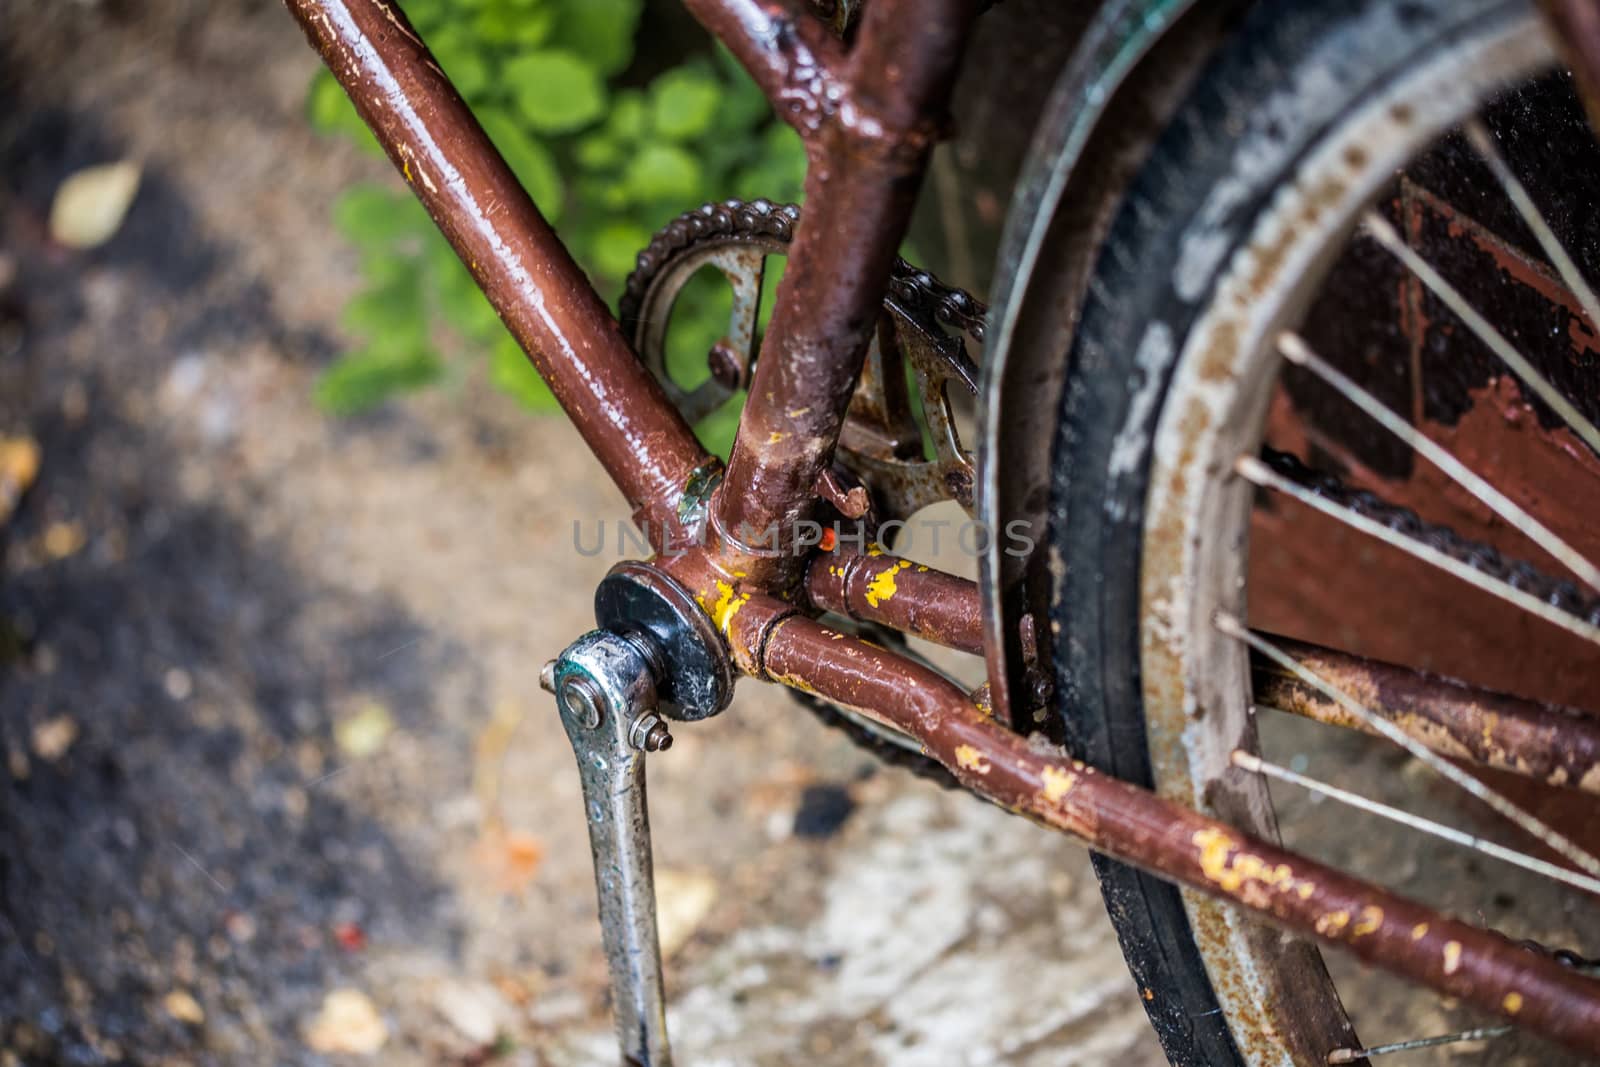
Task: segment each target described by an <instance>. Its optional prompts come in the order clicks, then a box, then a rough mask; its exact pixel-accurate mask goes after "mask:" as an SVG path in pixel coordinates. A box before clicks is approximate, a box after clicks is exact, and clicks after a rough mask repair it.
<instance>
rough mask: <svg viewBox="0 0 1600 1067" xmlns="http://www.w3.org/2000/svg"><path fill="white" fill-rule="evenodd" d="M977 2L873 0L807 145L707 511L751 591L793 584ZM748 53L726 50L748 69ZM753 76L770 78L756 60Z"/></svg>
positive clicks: (731, 563)
mask: <svg viewBox="0 0 1600 1067" xmlns="http://www.w3.org/2000/svg"><path fill="white" fill-rule="evenodd" d="M696 6H697V7H699V8H706V7H715V8H717V9H721V10H726V9H728V8H729V7H749V6H757V5H748V4H727V3H724V4H717V5H712V4H698V5H696ZM976 7H977V5H976V3H975V0H874V2H873V3H872V4H871V5H869V6H868V7H867V10H866V14H865V16H864V17H863V20H862V23H861V26H860V30H859V33H858V35H857V37H856V42H855V45H854V46H853V47H852V49H851V50H850V52H849V55H848V59H847V62H846V66H845V69H844V72H843V79H842V82H843V84H842V85H841V86H839V87H837V89H836V90H835V92H836V94H837V96H838V98H837V99H830V100H828V101H827V103H828V105H829V108H830V110H829V113H828V115H827V118H826V121H824V122H822V123H821V124H820V125H819V126H818V128H817V129H816V132H815V133H814V134H813V135H812V136H811V138H810V140H809V147H810V155H811V162H810V166H809V167H807V170H806V211H805V214H804V216H803V217H802V218H801V220H800V224H799V227H798V229H797V231H796V234H795V238H794V242H793V244H792V245H791V246H790V249H789V255H788V268H787V270H786V271H785V272H784V276H783V281H782V282H781V283H779V286H778V294H777V303H776V305H775V308H774V310H773V314H772V321H771V324H770V325H769V327H768V329H767V334H766V339H765V341H764V342H763V345H762V348H763V351H765V352H767V353H768V354H769V355H768V356H767V358H765V359H761V360H758V361H757V363H756V369H755V374H754V377H753V379H752V381H751V385H750V398H749V400H748V401H747V402H746V404H745V408H744V412H743V414H742V415H741V417H740V420H739V432H738V436H737V438H736V439H735V442H734V446H733V454H732V456H731V458H730V459H729V462H728V472H727V476H726V478H725V479H724V480H723V483H722V487H721V489H720V490H719V491H718V493H717V496H716V498H715V500H714V501H713V505H712V519H713V523H714V526H715V528H716V530H717V531H718V533H719V535H720V537H721V538H722V539H723V540H724V541H725V542H726V543H727V544H728V546H729V549H730V553H729V564H728V565H729V568H730V569H734V570H738V571H742V572H744V573H745V574H747V575H748V576H749V577H750V579H751V584H752V585H755V586H757V587H761V588H772V587H774V586H776V585H779V584H782V583H783V582H785V581H789V580H797V579H798V578H799V569H800V566H801V565H802V563H803V560H802V559H801V558H800V557H799V556H798V554H796V553H794V552H793V551H792V543H793V536H792V535H793V531H794V530H795V529H796V526H797V524H798V523H799V522H800V521H801V520H803V519H806V518H807V517H809V515H810V514H811V512H812V509H813V508H814V506H815V502H816V495H817V492H816V485H817V480H818V478H819V476H820V475H821V474H822V472H823V471H824V470H826V469H827V465H828V464H829V463H830V462H831V460H832V457H833V451H834V446H835V445H836V444H837V442H838V438H839V429H840V427H841V425H842V424H843V421H844V415H845V409H846V407H847V406H848V405H849V402H850V396H851V393H852V392H853V391H854V389H855V385H856V379H857V378H859V377H860V374H861V364H862V360H863V358H864V356H865V353H866V349H867V343H868V341H869V340H870V339H871V334H872V331H873V329H874V328H875V327H876V325H877V322H878V319H879V316H880V313H881V309H882V302H883V293H884V289H885V287H886V285H887V283H888V278H889V271H890V268H891V266H892V264H893V262H894V257H895V252H896V250H897V249H898V248H899V247H900V242H901V241H902V240H903V238H904V236H905V232H906V227H907V225H908V224H909V222H910V218H911V210H912V207H913V205H914V202H915V200H916V195H917V191H918V189H919V188H920V186H921V181H922V175H923V171H924V169H925V167H926V164H927V159H928V155H929V153H930V152H931V150H932V148H933V144H934V141H935V140H936V138H937V135H938V133H939V131H940V129H941V127H942V120H943V117H944V114H945V111H946V108H947V105H948V103H949V97H950V92H951V89H952V86H953V85H954V82H955V71H956V67H957V64H958V62H959V60H960V57H961V52H962V43H963V40H964V38H965V35H966V32H967V28H968V26H969V24H970V23H971V21H972V19H973V17H974V16H975V14H976ZM713 28H716V25H715V24H713ZM749 51H750V50H749V49H742V50H741V49H738V48H736V49H735V54H738V55H741V57H742V58H745V59H746V61H747V62H750V61H751V60H750V57H749V54H748V53H749ZM752 69H753V70H755V71H756V76H757V77H758V79H759V78H762V77H769V79H770V75H766V74H764V73H763V69H764V68H763V67H762V66H761V65H760V64H757V63H752ZM774 355H776V357H777V358H773V356H774ZM757 544H760V545H763V546H768V547H763V548H753V547H751V546H754V545H757Z"/></svg>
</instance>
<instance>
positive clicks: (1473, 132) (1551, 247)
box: [1464, 117, 1600, 329]
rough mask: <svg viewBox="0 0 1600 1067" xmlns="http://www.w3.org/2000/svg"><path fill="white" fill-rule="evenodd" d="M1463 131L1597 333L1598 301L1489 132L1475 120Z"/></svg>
mask: <svg viewBox="0 0 1600 1067" xmlns="http://www.w3.org/2000/svg"><path fill="white" fill-rule="evenodd" d="M1464 128H1465V130H1466V134H1467V140H1468V141H1469V142H1471V144H1472V147H1473V149H1474V150H1475V151H1476V152H1477V153H1478V155H1479V157H1480V158H1482V159H1483V162H1484V164H1485V165H1487V166H1488V168H1489V171H1490V172H1491V173H1492V174H1493V175H1494V177H1495V180H1496V181H1498V182H1499V183H1500V188H1501V189H1503V190H1505V194H1506V199H1507V200H1510V201H1511V204H1512V206H1513V207H1515V208H1516V209H1517V214H1519V215H1521V216H1522V221H1523V222H1524V223H1526V224H1527V226H1528V229H1529V230H1531V231H1533V236H1534V238H1535V239H1536V240H1538V242H1539V247H1540V248H1542V249H1544V254H1545V255H1546V256H1548V257H1549V259H1550V264H1551V266H1553V267H1555V269H1556V273H1557V274H1559V275H1561V280H1562V282H1564V283H1565V284H1566V287H1567V288H1568V289H1569V290H1571V291H1572V295H1573V296H1575V297H1577V299H1578V306H1580V307H1581V308H1583V313H1584V314H1585V315H1587V316H1589V324H1590V325H1591V326H1593V327H1595V328H1596V329H1600V300H1597V299H1596V298H1595V295H1594V289H1593V288H1592V287H1591V286H1590V285H1589V283H1588V282H1587V281H1586V280H1585V279H1584V277H1583V275H1582V273H1580V272H1579V270H1578V265H1577V264H1576V263H1574V262H1573V261H1572V257H1571V256H1569V255H1567V250H1566V249H1565V248H1562V247H1561V242H1560V241H1559V240H1557V239H1556V235H1555V232H1554V231H1553V230H1551V229H1550V224H1549V223H1548V222H1546V221H1545V219H1544V215H1543V214H1541V213H1540V211H1539V206H1538V205H1537V204H1535V203H1534V202H1533V197H1531V196H1529V195H1528V190H1527V189H1526V188H1525V187H1524V186H1523V184H1522V183H1521V182H1520V181H1518V180H1517V176H1516V175H1515V174H1512V173H1511V168H1510V167H1508V166H1506V161H1505V158H1504V157H1503V156H1501V155H1500V149H1499V148H1497V147H1495V143H1494V137H1493V135H1492V134H1490V133H1489V128H1488V127H1487V126H1485V125H1484V124H1483V120H1482V119H1479V118H1477V117H1473V118H1471V119H1468V120H1467V123H1466V126H1465V127H1464Z"/></svg>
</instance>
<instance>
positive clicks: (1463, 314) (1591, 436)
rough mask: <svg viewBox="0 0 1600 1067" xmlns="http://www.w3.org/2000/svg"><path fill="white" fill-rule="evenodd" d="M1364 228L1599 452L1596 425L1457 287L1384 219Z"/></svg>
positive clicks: (1372, 217)
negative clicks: (1469, 301) (1491, 323)
mask: <svg viewBox="0 0 1600 1067" xmlns="http://www.w3.org/2000/svg"><path fill="white" fill-rule="evenodd" d="M1361 224H1362V226H1364V227H1365V228H1366V231H1367V233H1368V234H1370V235H1371V236H1372V238H1373V239H1374V240H1375V241H1377V242H1378V243H1379V244H1380V245H1382V246H1383V247H1384V248H1385V249H1387V250H1388V251H1389V253H1390V254H1391V255H1393V256H1394V257H1395V258H1396V259H1398V260H1399V261H1400V262H1401V263H1403V264H1404V265H1405V267H1406V269H1407V270H1409V271H1411V273H1412V274H1415V275H1416V276H1417V277H1418V278H1419V279H1421V281H1422V284H1424V285H1426V286H1427V287H1428V288H1429V289H1431V290H1433V294H1434V295H1435V296H1437V297H1438V298H1439V299H1440V300H1442V301H1444V303H1445V306H1446V307H1448V308H1449V309H1450V310H1451V311H1453V312H1454V313H1455V315H1456V317H1457V318H1458V319H1460V320H1461V321H1462V322H1463V323H1465V324H1466V326H1467V328H1468V329H1470V330H1471V331H1472V332H1473V334H1474V335H1476V336H1477V338H1478V340H1479V341H1482V342H1483V343H1484V345H1486V346H1487V347H1488V348H1489V350H1490V351H1491V352H1493V353H1494V354H1495V355H1497V356H1499V357H1500V359H1501V361H1502V362H1504V363H1505V365H1506V366H1508V367H1510V368H1511V371H1512V373H1514V374H1515V375H1516V376H1517V377H1518V378H1520V379H1522V383H1523V384H1524V385H1526V386H1527V387H1528V388H1529V389H1532V390H1533V391H1534V392H1535V393H1537V394H1538V395H1539V399H1541V400H1543V401H1544V402H1545V403H1546V404H1549V405H1550V407H1551V408H1552V409H1553V410H1554V411H1555V412H1556V414H1557V415H1560V416H1561V418H1562V420H1563V421H1564V422H1565V423H1566V424H1567V425H1568V426H1569V427H1570V428H1571V429H1572V431H1573V432H1574V433H1576V434H1577V435H1578V436H1579V437H1581V438H1582V439H1583V441H1584V443H1585V444H1587V445H1588V446H1589V447H1590V448H1591V449H1593V450H1594V451H1595V452H1600V431H1597V430H1596V429H1595V428H1594V424H1593V423H1591V422H1590V421H1589V420H1588V419H1586V418H1584V417H1583V415H1582V414H1581V413H1580V412H1579V411H1578V409H1577V408H1576V407H1574V406H1573V405H1572V402H1571V401H1570V400H1568V399H1567V398H1566V397H1565V396H1563V395H1562V394H1561V392H1560V391H1559V390H1558V389H1556V387H1555V386H1553V385H1551V384H1550V382H1549V381H1547V380H1546V379H1545V377H1544V376H1543V375H1541V374H1540V373H1539V372H1538V370H1536V369H1535V368H1534V366H1533V364H1532V363H1529V362H1528V360H1527V359H1526V358H1524V356H1523V355H1522V353H1520V352H1518V351H1517V350H1516V348H1515V347H1514V346H1513V345H1512V344H1511V342H1510V341H1508V340H1506V338H1505V335H1504V334H1502V333H1501V332H1500V331H1499V330H1497V329H1495V328H1494V327H1493V326H1492V325H1490V324H1489V320H1488V319H1486V318H1484V317H1483V316H1482V315H1480V314H1479V313H1478V311H1477V309H1476V308H1474V307H1473V306H1472V305H1471V304H1469V303H1468V302H1467V299H1466V297H1464V296H1462V295H1461V293H1460V291H1459V290H1457V289H1456V287H1455V286H1453V285H1451V284H1450V283H1449V282H1447V281H1445V279H1444V276H1443V275H1441V274H1440V273H1439V272H1438V271H1436V270H1434V269H1433V266H1432V264H1430V263H1429V262H1428V261H1427V260H1425V259H1423V258H1422V257H1421V256H1420V255H1418V254H1417V253H1416V251H1415V250H1414V249H1413V248H1412V247H1411V246H1410V245H1408V244H1406V243H1405V242H1404V241H1402V240H1401V239H1400V235H1399V234H1398V233H1396V232H1395V229H1394V227H1393V226H1391V225H1389V223H1388V221H1387V220H1386V219H1384V218H1383V216H1381V215H1379V214H1378V213H1377V212H1374V211H1369V212H1367V213H1366V214H1365V215H1364V216H1362V219H1361Z"/></svg>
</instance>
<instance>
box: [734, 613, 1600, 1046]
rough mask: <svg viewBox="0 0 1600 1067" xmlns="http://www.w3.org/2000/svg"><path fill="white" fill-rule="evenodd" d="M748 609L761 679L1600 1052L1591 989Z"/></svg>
mask: <svg viewBox="0 0 1600 1067" xmlns="http://www.w3.org/2000/svg"><path fill="white" fill-rule="evenodd" d="M746 615H748V616H749V617H748V618H746V619H745V622H744V624H743V625H744V626H745V627H746V628H747V629H746V630H745V631H744V632H746V633H748V634H751V635H753V636H757V637H758V638H759V645H758V647H759V649H760V656H759V665H758V666H759V669H760V672H761V675H762V676H764V677H766V678H770V679H772V680H773V681H777V682H781V683H783V684H784V685H788V686H791V687H793V688H796V689H801V690H804V691H805V692H808V693H814V694H816V695H818V696H821V697H823V698H825V699H827V700H830V701H834V702H836V703H839V704H843V705H845V706H847V707H851V708H855V709H858V710H860V711H862V712H863V713H865V714H868V715H871V716H874V717H876V718H878V719H880V720H882V721H885V722H887V723H889V724H890V725H893V726H895V727H897V728H899V729H901V730H904V731H906V732H907V733H909V734H911V735H912V736H914V737H915V738H916V739H917V740H918V741H920V742H921V743H922V744H923V746H924V747H925V749H926V751H927V752H928V753H929V754H930V755H932V756H933V757H934V758H936V759H937V760H939V762H940V763H942V764H944V765H945V766H946V767H947V768H949V770H950V771H951V773H952V774H954V775H955V776H956V778H957V779H958V780H959V781H960V782H961V783H962V784H963V785H964V786H966V787H967V788H968V789H971V790H972V791H973V792H975V793H978V794H979V795H981V796H985V797H988V798H989V799H991V800H993V801H995V802H996V803H998V804H1001V805H1003V806H1004V807H1007V808H1009V809H1011V810H1012V811H1015V812H1017V813H1019V814H1022V815H1026V816H1027V817H1029V818H1031V819H1033V820H1035V821H1037V822H1039V823H1042V824H1044V825H1045V826H1048V827H1051V828H1053V829H1057V830H1064V831H1066V832H1067V833H1069V834H1072V835H1073V836H1074V837H1077V838H1080V839H1081V840H1082V841H1084V842H1085V843H1086V844H1087V845H1089V847H1091V848H1093V849H1095V850H1096V851H1099V852H1103V853H1105V854H1106V855H1108V856H1112V857H1114V858H1116V859H1118V860H1121V861H1123V862H1125V863H1131V864H1134V865H1135V866H1138V867H1141V868H1143V869H1145V870H1148V871H1150V872H1151V873H1153V874H1156V875H1158V876H1160V877H1162V878H1166V879H1170V880H1172V881H1175V882H1179V883H1182V884H1184V885H1187V886H1190V887H1191V888H1194V889H1197V890H1199V891H1201V892H1203V893H1207V894H1209V895H1211V896H1215V897H1219V898H1222V899H1224V900H1229V901H1232V902H1234V903H1237V904H1240V905H1242V906H1244V907H1247V908H1250V909H1252V910H1254V911H1256V912H1259V913H1262V914H1263V915H1264V916H1265V917H1267V918H1268V919H1270V920H1272V921H1274V922H1276V923H1277V924H1278V925H1280V926H1282V927H1284V928H1286V929H1289V930H1292V931H1294V932H1296V933H1298V934H1302V935H1305V936H1308V937H1313V938H1316V939H1317V940H1320V941H1323V942H1326V943H1328V944H1332V945H1337V946H1338V947H1340V948H1343V949H1346V950H1347V951H1350V952H1352V953H1354V954H1355V955H1356V956H1358V957H1360V958H1361V959H1363V960H1365V961H1367V962H1369V963H1371V964H1373V965H1375V966H1378V967H1381V968H1383V969H1385V970H1387V971H1390V972H1392V973H1394V974H1396V975H1399V976H1400V977H1402V978H1406V979H1409V980H1411V981H1414V982H1416V983H1418V984H1420V985H1424V986H1427V987H1428V988H1431V989H1433V990H1436V991H1437V992H1439V993H1441V994H1443V995H1445V996H1451V997H1459V998H1460V999H1461V1000H1463V1001H1465V1002H1467V1003H1469V1004H1472V1005H1473V1006H1475V1007H1477V1008H1480V1009H1482V1010H1484V1011H1487V1012H1491V1013H1493V1014H1496V1015H1500V1016H1502V1017H1505V1018H1509V1019H1513V1020H1515V1021H1516V1022H1517V1023H1518V1025H1521V1026H1526V1027H1527V1028H1528V1029H1530V1030H1534V1031H1537V1032H1539V1033H1541V1034H1544V1035H1545V1036H1547V1037H1550V1038H1552V1039H1554V1040H1556V1041H1560V1042H1562V1043H1564V1044H1566V1045H1569V1046H1571V1047H1572V1048H1575V1049H1578V1050H1580V1051H1583V1052H1586V1053H1589V1054H1596V1053H1600V981H1596V980H1595V979H1592V978H1588V977H1586V976H1584V975H1582V974H1579V973H1578V972H1577V971H1575V970H1573V969H1571V968H1568V967H1564V966H1562V965H1561V964H1560V963H1558V962H1556V961H1555V960H1554V959H1552V958H1550V957H1548V956H1545V955H1543V954H1541V953H1537V952H1533V951H1530V950H1529V949H1527V948H1524V947H1522V946H1519V945H1517V944H1515V943H1513V942H1512V941H1510V940H1509V939H1507V938H1506V937H1504V936H1502V935H1500V934H1497V933H1494V932H1492V931H1487V930H1483V929H1480V928H1478V927H1475V926H1471V925H1468V924H1466V923H1463V922H1460V921H1457V920H1455V919H1450V918H1447V917H1445V916H1442V915H1440V914H1438V913H1437V912H1435V911H1433V910H1432V909H1431V908H1427V907H1424V906H1423V905H1420V904H1417V903H1414V902H1412V901H1409V900H1406V899H1404V898H1402V897H1399V896H1397V895H1395V894H1393V893H1391V892H1389V891H1388V890H1385V889H1382V888H1381V887H1378V886H1374V885H1371V884H1370V883H1367V882H1364V881H1362V880H1360V879H1357V878H1353V877H1351V876H1350V875H1347V874H1345V873H1343V872H1341V871H1337V870H1335V869H1333V868H1331V867H1327V866H1324V865H1322V864H1319V863H1317V862H1315V861H1313V860H1309V859H1307V858H1305V857H1303V856H1299V855H1296V854H1294V853H1292V852H1288V851H1286V850H1284V849H1282V848H1279V847H1277V846H1275V845H1271V844H1268V843H1267V842H1265V841H1259V840H1256V839H1254V838H1252V837H1249V836H1248V835H1246V834H1243V833H1241V832H1240V831H1238V830H1237V829H1235V828H1233V827H1232V826H1229V825H1227V824H1226V823H1222V822H1218V821H1216V820H1214V819H1209V818H1207V817H1205V816H1203V815H1200V814H1199V813H1197V812H1194V811H1192V810H1190V809H1188V808H1185V807H1183V806H1181V805H1179V804H1175V803H1173V802H1171V801H1168V800H1163V799H1162V798H1160V797H1158V796H1156V795H1155V794H1153V793H1150V792H1148V791H1147V790H1144V789H1140V788H1139V787H1137V786H1134V785H1130V784H1128V783H1127V782H1123V781H1120V780H1119V779H1116V778H1110V777H1107V776H1106V775H1103V774H1099V773H1096V772H1095V771H1094V770H1093V769H1092V768H1089V767H1086V766H1084V765H1083V764H1082V763H1076V762H1073V761H1071V760H1069V759H1067V758H1066V757H1065V756H1060V755H1054V754H1051V753H1049V752H1047V751H1045V750H1044V749H1042V748H1041V747H1038V746H1036V745H1034V744H1031V743H1030V742H1029V741H1028V740H1027V739H1026V738H1024V737H1022V736H1020V735H1018V734H1016V733H1013V732H1012V731H1011V730H1009V729H1007V728H1005V727H1004V726H1002V725H1000V724H998V723H996V722H994V721H993V720H992V719H989V718H988V717H986V716H985V715H984V714H983V713H982V712H980V711H979V710H978V709H977V708H975V707H974V706H973V705H972V703H971V702H970V701H969V699H968V698H967V696H966V694H964V693H962V692H961V691H960V690H959V689H957V688H956V687H955V686H953V685H952V684H951V683H950V682H948V681H947V680H945V679H944V678H942V677H941V676H939V675H938V674H936V673H935V672H933V671H932V670H930V669H928V668H925V667H922V666H920V665H918V664H915V663H912V662H910V661H909V660H906V659H904V658H902V657H900V656H897V655H895V654H894V653H892V652H889V651H887V650H885V649H882V648H879V647H877V646H875V645H872V644H870V643H868V642H866V641H862V640H860V639H858V638H854V637H851V636H849V635H846V634H840V633H838V632H836V631H833V630H830V629H828V628H827V627H826V626H823V625H822V624H820V623H818V622H816V621H814V620H812V619H808V618H805V617H804V616H800V615H797V614H795V613H794V611H793V608H792V607H790V606H789V605H787V604H783V603H781V602H779V601H775V600H773V601H766V602H764V603H755V602H752V603H750V604H747V605H746V606H745V608H744V610H743V611H741V612H740V616H741V618H744V617H745V616H746Z"/></svg>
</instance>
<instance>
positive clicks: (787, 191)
mask: <svg viewBox="0 0 1600 1067" xmlns="http://www.w3.org/2000/svg"><path fill="white" fill-rule="evenodd" d="M805 180H806V150H805V146H804V145H803V144H801V143H800V135H799V134H797V133H795V132H794V131H793V130H791V129H790V128H789V127H787V126H784V125H781V124H774V125H772V126H770V127H768V129H767V132H766V133H765V134H764V135H763V136H762V138H761V155H760V157H759V158H758V159H757V161H756V162H755V163H754V164H752V165H751V166H749V167H747V168H745V169H744V170H743V171H741V172H740V173H739V176H738V178H737V179H736V180H735V182H734V185H733V195H735V196H738V197H743V198H745V199H747V200H748V199H754V198H755V197H758V196H764V197H767V198H768V199H770V200H775V201H777V202H779V203H785V202H788V201H799V200H800V199H801V198H802V196H803V195H804V192H805Z"/></svg>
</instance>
